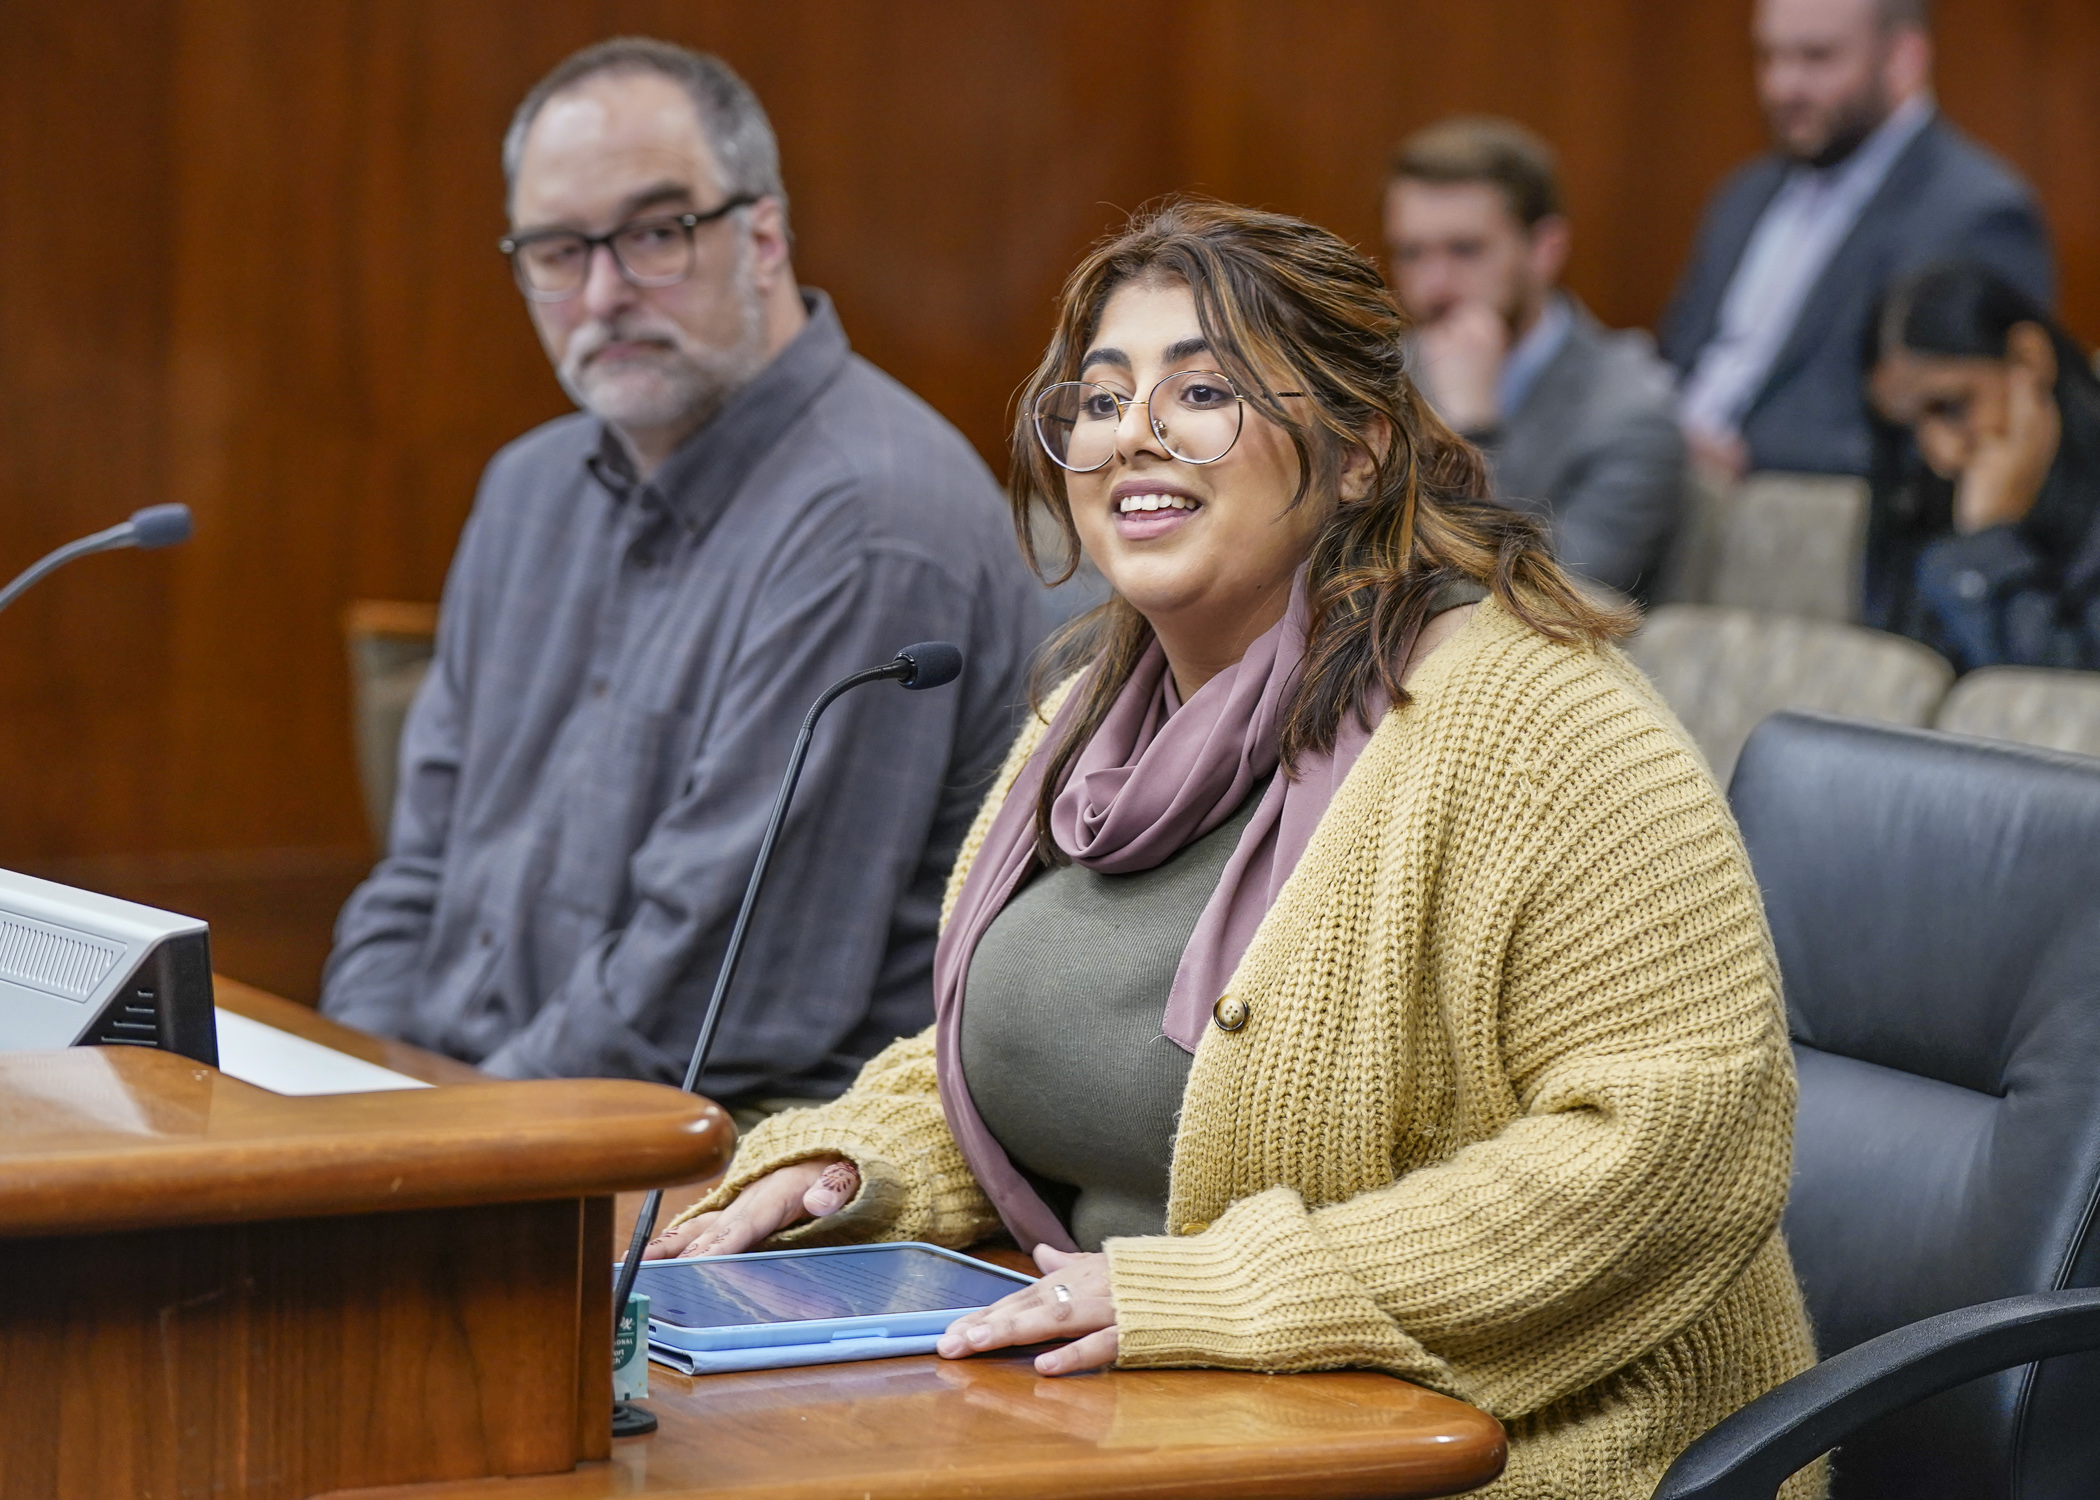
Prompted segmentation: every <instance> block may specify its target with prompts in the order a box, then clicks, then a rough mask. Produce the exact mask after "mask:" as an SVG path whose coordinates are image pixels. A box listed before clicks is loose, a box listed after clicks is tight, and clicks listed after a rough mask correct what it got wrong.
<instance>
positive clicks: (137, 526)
mask: <svg viewBox="0 0 2100 1500" xmlns="http://www.w3.org/2000/svg"><path fill="white" fill-rule="evenodd" d="M190 530H191V526H190V508H189V507H188V506H187V505H149V506H147V507H146V508H145V509H144V510H135V511H133V512H132V513H131V544H132V545H133V546H134V547H172V546H174V545H175V544H176V543H177V542H186V541H188V540H189V539H190Z"/></svg>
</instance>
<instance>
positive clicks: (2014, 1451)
mask: <svg viewBox="0 0 2100 1500" xmlns="http://www.w3.org/2000/svg"><path fill="white" fill-rule="evenodd" d="M1729 795H1730V800H1731V801H1732V802H1733V804H1734V806H1735V812H1736V817H1737V818H1738V819H1739V820H1740V822H1741V824H1742V829H1743V837H1744V839H1745V841H1746V842H1747V844H1748V845H1749V849H1750V858H1751V862H1752V864H1753V865H1754V867H1755V868H1756V871H1757V879H1758V883H1759V885H1760V886H1761V887H1763V890H1764V896H1765V904H1766V910H1767V912H1768V914H1769V916H1770V918H1771V923H1772V936H1773V939H1774V941H1775V942H1776V944H1777V946H1778V951H1779V963H1780V969H1781V971H1782V973H1783V975H1784V978H1785V984H1786V996H1787V1005H1788V1010H1789V1013H1790V1016H1791V1019H1792V1026H1793V1032H1794V1037H1795V1055H1796V1059H1797V1062H1798V1064H1799V1068H1800V1076H1801V1108H1800V1114H1799V1117H1798V1124H1797V1127H1796V1132H1795V1141H1794V1157H1795V1160H1794V1188H1793V1198H1792V1201H1791V1203H1790V1205H1789V1207H1788V1209H1787V1215H1786V1232H1787V1239H1788V1243H1789V1245H1790V1247H1791V1249H1792V1251H1793V1256H1794V1264H1795V1267H1796V1269H1797V1270H1798V1272H1799V1273H1800V1276H1801V1282H1802V1285H1803V1287H1804V1289H1805V1290H1806V1292H1807V1296H1808V1306H1809V1311H1810V1314H1811V1316H1812V1317H1813V1318H1814V1320H1815V1325H1816V1338H1817V1346H1818V1348H1819V1349H1820V1350H1821V1351H1822V1352H1823V1354H1824V1355H1825V1356H1826V1358H1825V1360H1824V1362H1823V1363H1822V1364H1821V1365H1819V1366H1818V1367H1817V1368H1816V1369H1814V1370H1812V1371H1810V1372H1808V1373H1807V1374H1805V1375H1803V1376H1801V1377H1799V1378H1798V1379H1796V1380H1793V1381H1790V1382H1788V1383H1787V1384H1786V1385H1784V1386H1782V1387H1780V1388H1779V1389H1778V1390H1776V1391H1774V1392H1772V1393H1771V1394H1770V1395H1768V1396H1766V1397H1765V1398H1764V1399H1763V1400H1760V1401H1757V1402H1754V1403H1752V1404H1751V1405H1750V1406H1749V1407H1746V1408H1745V1409H1744V1410H1743V1411H1741V1412H1739V1413H1737V1414H1736V1416H1734V1417H1732V1418H1731V1419H1729V1420H1728V1421H1727V1422H1724V1423H1722V1424H1721V1425H1720V1426H1719V1427H1716V1428H1715V1429H1714V1430H1713V1431H1712V1432H1710V1433H1708V1434H1707V1435H1706V1436H1705V1437H1703V1438H1701V1439H1700V1440H1699V1442H1698V1443H1696V1444H1695V1445H1694V1446H1693V1447H1692V1448H1691V1449H1690V1450H1689V1451H1687V1452H1686V1453H1685V1455H1684V1456H1683V1457H1682V1458H1681V1459H1680V1460H1679V1461H1678V1463H1677V1464H1676V1465H1675V1466H1673V1467H1672V1468H1671V1470H1670V1472H1669V1474H1668V1475H1667V1476H1665V1478H1664V1480H1663V1483H1662V1485H1661V1487H1660V1488H1658V1489H1657V1491H1656V1497H1657V1500H1695V1497H1696V1500H1752V1497H1755V1500H1770V1497H1771V1495H1772V1493H1773V1490H1774V1489H1775V1488H1776V1486H1777V1484H1778V1483H1779V1481H1780V1480H1781V1479H1783V1478H1784V1477H1785V1475H1786V1474H1787V1473H1790V1472H1792V1470H1793V1469H1794V1468H1796V1467H1798V1466H1799V1465H1800V1464H1802V1463H1806V1462H1807V1461H1809V1460H1810V1459H1812V1458H1813V1457H1814V1456H1815V1455H1816V1454H1817V1453H1819V1452H1823V1451H1826V1450H1828V1449H1829V1448H1830V1447H1831V1446H1832V1445H1833V1444H1836V1445H1839V1446H1838V1452H1837V1455H1836V1458H1835V1461H1834V1466H1835V1467H1834V1484H1833V1494H1834V1495H1835V1496H1836V1497H1838V1500H1870V1497H1871V1500H1898V1497H1902V1500H1936V1497H1941V1496H1948V1497H1952V1496H1960V1497H1963V1500H1980V1497H2005V1500H2015V1497H2017V1500H2093V1497H2096V1496H2100V1353H2093V1352H2070V1351H2093V1350H2095V1349H2100V1291H2083V1290H2077V1289H2081V1288H2091V1287H2094V1286H2095V1285H2096V1283H2100V1229H2096V1225H2095V1217H2096V1205H2100V760H2095V759H2090V758H2087V757H2084V756H2076V755H2069V754H2064V753H2060V752H2055V751H2047V750H2034V749H2028V748H2024V747H2020V746H2014V745H2007V744H1999V743H1993V742H1990V741H1984V740H1973V739H1966V738H1962V737H1959V736H1955V735H1950V734H1942V733H1937V732H1934V731H1931V730H1914V729H1895V728H1887V727H1883V726H1879V725H1870V724H1864V723H1858V722H1853V721H1848V720H1842V719H1833V718H1826V717H1823V716H1821V715H1810V714H1779V715H1775V716H1774V717H1773V718H1771V719H1768V720H1767V721H1766V722H1765V723H1764V724H1763V725H1762V726H1760V728H1759V729H1758V730H1757V732H1756V733H1755V734H1754V735H1752V736H1751V738H1750V742H1749V744H1748V745H1747V746H1746V747H1745V748H1744V751H1743V756H1742V759H1741V760H1740V761H1739V762H1738V764H1737V768H1736V772H1735V778H1734V781H1733V783H1732V785H1731V788H1730V793H1729ZM2067 1289H2069V1290H2067ZM1999 1299H2011V1300H2010V1301H2003V1302H2000V1301H1999ZM1978 1304H1996V1305H1993V1306H1978ZM2052 1354H2053V1355H2058V1356H2060V1357H2057V1358H2051V1359H2048V1361H2047V1362H2046V1363H2043V1364H2031V1363H2027V1361H2032V1360H2034V1359H2036V1358H2039V1357H2043V1356H2047V1355H2052ZM1833 1355H1835V1356H1837V1357H1835V1358H1831V1357H1830V1356H1833ZM2008 1367H2013V1368H2008ZM1991 1371H2000V1372H2002V1373H1997V1374H1990V1373H1988V1372H1991ZM1977 1377H1982V1378H1977ZM1935 1392H1939V1393H1940V1394H1934V1393H1935ZM1883 1413H1887V1415H1882V1414H1883Z"/></svg>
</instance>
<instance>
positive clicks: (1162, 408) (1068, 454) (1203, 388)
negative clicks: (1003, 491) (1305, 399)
mask: <svg viewBox="0 0 2100 1500" xmlns="http://www.w3.org/2000/svg"><path fill="white" fill-rule="evenodd" d="M1276 394H1277V395H1278V396H1279V397H1281V396H1302V395H1304V394H1305V393H1304V392H1303V391H1278V392H1276ZM1246 402H1247V398H1246V397H1245V396H1243V395H1241V394H1240V391H1239V387H1238V386H1236V385H1234V384H1233V383H1232V377H1231V376H1229V375H1221V374H1219V373H1218V372H1217V371H1216V370H1177V371H1175V372H1174V373H1173V374H1172V375H1168V376H1164V377H1162V378H1161V379H1160V380H1159V381H1158V382H1156V383H1155V384H1154V385H1153V387H1152V389H1151V390H1150V391H1148V392H1147V393H1146V394H1145V397H1144V399H1143V400H1139V399H1138V398H1137V397H1135V396H1119V395H1117V394H1116V393H1115V392H1114V391H1112V390H1110V389H1109V388H1108V387H1107V386H1105V385H1096V384H1095V383H1094V382H1093V381H1091V380H1061V381H1059V382H1058V383H1057V384H1056V385H1050V386H1045V387H1043V389H1042V390H1041V391H1039V392H1037V394H1036V398H1035V402H1034V406H1033V408H1032V413H1031V414H1032V416H1033V418H1034V422H1035V440H1036V441H1037V442H1039V443H1041V444H1042V445H1043V452H1044V453H1046V454H1048V455H1049V458H1050V462H1052V463H1054V464H1056V465H1057V466H1058V467H1059V468H1061V469H1069V470H1071V471H1072V472H1073V473H1074V474H1091V473H1092V472H1093V471H1094V470H1096V469H1098V468H1100V467H1102V465H1104V464H1106V463H1107V462H1108V461H1109V460H1110V459H1111V458H1113V457H1115V453H1116V433H1117V432H1118V431H1119V430H1120V429H1121V427H1122V425H1123V414H1124V413H1125V412H1127V411H1128V410H1130V408H1131V407H1133V406H1142V407H1144V408H1145V422H1146V425H1147V426H1148V427H1150V428H1151V429H1152V435H1153V437H1155V438H1157V439H1158V440H1159V445H1160V446H1161V447H1162V448H1164V449H1166V450H1167V452H1168V453H1169V454H1171V455H1172V456H1174V457H1175V458H1178V459H1180V460H1181V461H1182V462H1183V463H1186V464H1214V463H1216V462H1217V461H1218V460H1219V459H1221V458H1223V457H1224V456H1225V455H1226V454H1228V453H1230V452H1231V451H1232V445H1233V444H1234V443H1237V442H1238V441H1239V440H1240V429H1241V427H1243V426H1244V425H1245V424H1246V411H1247V407H1246Z"/></svg>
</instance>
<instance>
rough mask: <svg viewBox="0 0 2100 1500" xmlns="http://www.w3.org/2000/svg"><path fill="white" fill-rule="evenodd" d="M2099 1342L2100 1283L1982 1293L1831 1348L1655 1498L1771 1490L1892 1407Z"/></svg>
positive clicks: (1706, 1447) (1706, 1444) (1760, 1499)
mask: <svg viewBox="0 0 2100 1500" xmlns="http://www.w3.org/2000/svg"><path fill="white" fill-rule="evenodd" d="M2086 1349H2100V1288H2089V1287H2080V1288H2077V1289H2075V1290H2072V1291H2064V1292H2039V1293H2036V1294H2034V1295H2032V1296H2027V1297H2007V1298H2005V1299H2004V1300H2003V1301H2001V1302H1980V1303H1978V1304H1977V1305H1976V1306H1974V1307H1964V1308H1960V1309H1958V1310H1957V1311H1954V1312H1951V1313H1942V1314H1941V1315H1940V1316H1939V1317H1936V1318H1925V1319H1923V1320H1921V1321H1919V1322H1916V1323H1911V1324H1908V1325H1906V1326H1905V1327H1902V1328H1898V1329H1894V1330H1892V1331H1891V1332H1888V1333H1884V1334H1882V1335H1881V1336H1880V1337H1879V1338H1872V1339H1868V1340H1867V1341H1866V1342H1865V1343H1864V1344H1858V1345H1855V1346H1854V1347H1852V1348H1850V1349H1847V1350H1846V1351H1845V1352H1844V1353H1842V1354H1833V1355H1832V1356H1831V1357H1830V1358H1829V1359H1826V1360H1824V1361H1823V1362H1822V1363H1821V1364H1819V1365H1817V1366H1816V1367H1815V1368H1814V1369H1812V1370H1807V1371H1804V1372H1803V1373H1802V1374H1799V1375H1796V1376H1795V1377H1794V1378H1793V1379H1792V1380H1789V1381H1788V1382H1786V1384H1784V1385H1782V1386H1778V1387H1776V1388H1775V1389H1773V1390H1770V1391H1767V1392H1766V1393H1765V1394H1764V1395H1762V1396H1760V1397H1759V1398H1758V1399H1757V1400H1755V1401H1753V1402H1751V1403H1750V1404H1749V1405H1748V1406H1746V1407H1744V1408H1743V1409H1742V1410H1741V1411H1739V1412H1737V1413H1735V1414H1734V1415H1733V1416H1731V1417H1729V1418H1727V1419H1726V1420H1725V1421H1722V1422H1720V1423H1718V1424H1716V1425H1715V1426H1714V1428H1713V1429H1712V1430H1711V1431H1709V1432H1708V1433H1707V1434H1706V1435H1705V1436H1703V1437H1701V1438H1700V1439H1699V1440H1698V1441H1697V1442H1695V1443H1693V1444H1692V1446H1691V1447H1689V1448H1687V1449H1685V1450H1684V1452H1683V1453H1682V1454H1681V1455H1679V1456H1678V1459H1677V1462H1676V1463H1674V1464H1672V1465H1670V1472H1669V1473H1667V1474H1665V1475H1663V1479H1662V1483H1661V1484H1659V1485H1657V1486H1656V1488H1655V1495H1654V1500H1773V1496H1774V1495H1776V1494H1777V1493H1778V1491H1779V1486H1780V1485H1781V1484H1783V1483H1785V1482H1786V1478H1787V1476H1788V1475H1790V1474H1792V1473H1794V1472H1795V1471H1796V1470H1797V1469H1800V1468H1802V1467H1803V1466H1805V1465H1807V1464H1809V1463H1812V1462H1814V1461H1815V1459H1816V1458H1817V1457H1819V1456H1820V1455H1822V1454H1825V1453H1828V1452H1829V1451H1830V1450H1831V1449H1832V1448H1835V1447H1836V1446H1837V1445H1838V1444H1840V1443H1842V1442H1843V1441H1844V1440H1845V1439H1846V1438H1848V1437H1850V1436H1851V1435H1852V1434H1853V1433H1855V1432H1857V1431H1859V1429H1860V1428H1862V1427H1864V1426H1866V1425H1867V1424H1868V1423H1869V1422H1872V1421H1874V1420H1876V1419H1877V1418H1880V1417H1885V1416H1887V1415H1888V1414H1889V1413H1890V1412H1893V1411H1901V1410H1902V1409H1903V1408H1904V1407H1906V1406H1911V1405H1914V1404H1915V1403H1917V1402H1919V1401H1923V1400H1924V1399H1925V1398H1926V1397H1928V1396H1936V1395H1938V1394H1939V1393H1940V1392H1941V1391H1944V1390H1950V1389H1952V1388H1953V1387H1955V1386H1957V1385H1960V1384H1962V1383H1963V1382H1964V1381H1969V1380H1974V1379H1976V1378H1977V1377H1978V1376H1982V1375H1990V1374H1995V1373H1996V1372H1997V1371H1999V1370H2008V1369H2011V1368H2012V1367H2013V1366H2015V1365H2025V1364H2032V1363H2033V1362H2034V1361H2036V1360H2038V1359H2047V1358H2049V1357H2050V1356H2051V1355H2055V1354H2075V1353H2078V1352H2079V1351H2081V1350H2086Z"/></svg>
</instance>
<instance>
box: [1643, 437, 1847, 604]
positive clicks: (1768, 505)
mask: <svg viewBox="0 0 2100 1500" xmlns="http://www.w3.org/2000/svg"><path fill="white" fill-rule="evenodd" d="M1685 502H1686V503H1685V516H1684V522H1683V524H1682V526H1681V527H1680V529H1679V532H1678V536H1677V540H1676V542H1675V543H1674V544H1673V546H1672V550H1671V555H1670V557H1669V559H1668V561H1667V562H1666V563H1665V564H1664V570H1663V580H1662V584H1661V588H1660V590H1659V591H1658V597H1660V598H1662V599H1664V600H1666V601H1668V602H1670V603H1673V604H1723V605H1731V606H1734V607H1735V608H1738V609H1757V610H1765V611H1768V612H1770V613H1772V614H1781V615H1799V616H1801V617H1803V618H1804V619H1810V620H1832V621H1839V622H1842V621H1848V620H1856V619H1857V618H1858V617H1859V572H1860V553H1861V549H1862V548H1863V546H1864V545H1865V539H1866V527H1867V486H1866V483H1865V481H1863V480H1859V479H1854V478H1850V477H1848V476H1845V475H1833V474H1752V475H1751V476H1750V477H1749V478H1747V479H1745V480H1743V481H1742V483H1740V484H1737V485H1727V484H1724V483H1721V482H1720V481H1717V480H1715V479H1713V478H1712V477H1710V476H1708V475H1704V474H1699V473H1694V474H1693V475H1692V476H1691V478H1690V480H1689V481H1688V482H1687V485H1686V489H1685Z"/></svg>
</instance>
